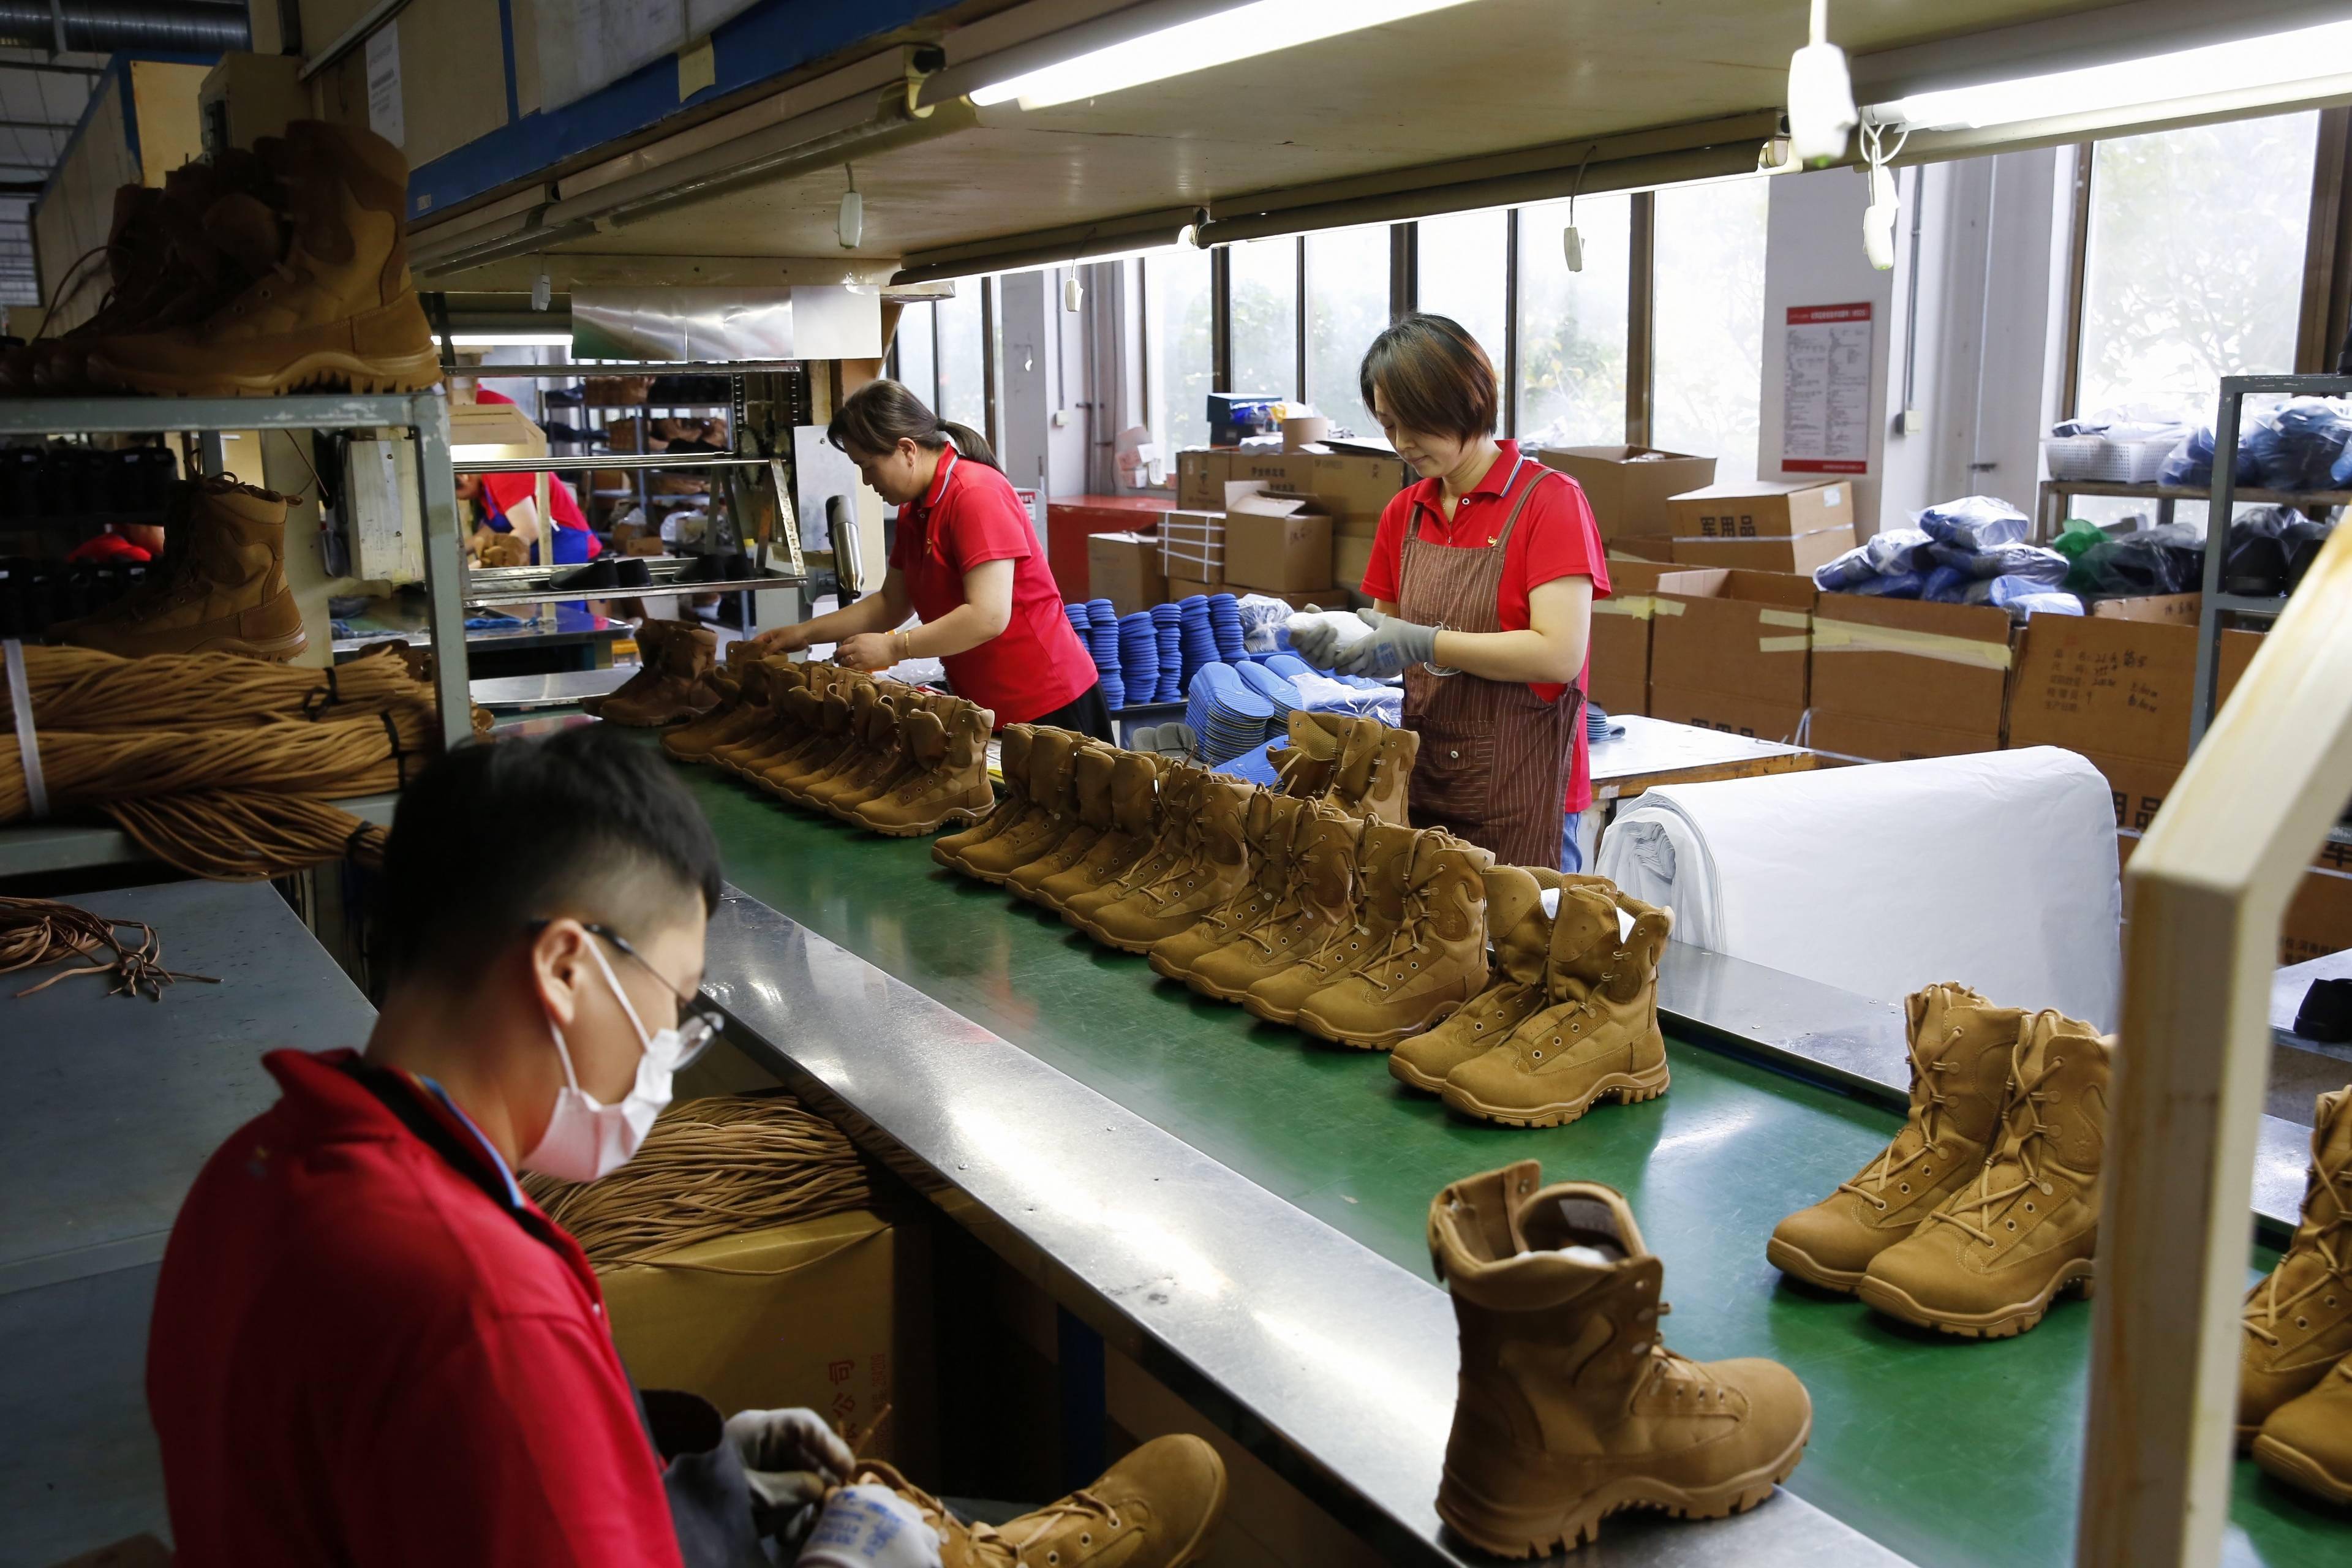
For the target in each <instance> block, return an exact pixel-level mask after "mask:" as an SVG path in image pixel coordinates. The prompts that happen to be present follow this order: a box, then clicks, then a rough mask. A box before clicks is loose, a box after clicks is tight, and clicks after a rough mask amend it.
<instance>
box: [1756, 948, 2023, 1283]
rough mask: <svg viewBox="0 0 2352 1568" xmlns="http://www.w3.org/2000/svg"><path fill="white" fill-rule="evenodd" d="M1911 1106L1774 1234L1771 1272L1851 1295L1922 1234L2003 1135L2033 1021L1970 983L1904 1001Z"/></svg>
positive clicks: (1768, 1251)
mask: <svg viewBox="0 0 2352 1568" xmlns="http://www.w3.org/2000/svg"><path fill="white" fill-rule="evenodd" d="M1903 1011H1904V1017H1905V1022H1906V1025H1907V1026H1908V1028H1907V1030H1906V1033H1907V1035H1908V1037H1909V1040H1910V1051H1911V1109H1910V1111H1909V1113H1908V1114H1907V1115H1906V1117H1905V1119H1904V1122H1903V1131H1900V1132H1897V1133H1896V1134H1895V1141H1894V1142H1891V1143H1889V1144H1888V1145H1887V1146H1886V1147H1885V1149H1883V1150H1881V1151H1880V1152H1878V1155H1877V1157H1876V1158H1874V1159H1873V1160H1872V1161H1871V1162H1870V1163H1869V1164H1867V1165H1864V1167H1863V1168H1862V1171H1861V1173H1860V1174H1858V1175H1856V1176H1855V1177H1854V1178H1853V1180H1852V1181H1850V1182H1842V1183H1840V1184H1838V1190H1837V1191H1836V1192H1834V1193H1832V1194H1830V1195H1829V1196H1828V1197H1826V1198H1823V1199H1822V1201H1821V1202H1820V1203H1817V1204H1815V1205H1812V1206H1811V1208H1803V1209H1799V1210H1798V1211H1797V1212H1796V1213H1795V1214H1792V1215H1790V1216H1789V1217H1788V1218H1786V1219H1784V1220H1782V1221H1781V1222H1780V1225H1779V1226H1776V1227H1774V1229H1773V1232H1772V1239H1771V1240H1770V1241H1769V1242H1767V1243H1766V1244H1765V1246H1764V1256H1765V1258H1768V1259H1769V1260H1770V1262H1771V1264H1772V1267H1773V1268H1778V1269H1780V1271H1781V1272H1782V1273H1784V1274H1791V1275H1794V1276H1795V1277H1796V1278H1798V1279H1802V1280H1804V1281H1805V1282H1806V1283H1808V1284H1811V1285H1818V1286H1820V1287H1821V1288H1822V1289H1825V1290H1852V1289H1853V1288H1854V1287H1855V1286H1857V1285H1859V1284H1861V1283H1862V1277H1863V1273H1864V1270H1866V1269H1867V1268H1869V1267H1870V1260H1871V1259H1872V1258H1875V1257H1877V1256H1878V1255H1879V1254H1880V1253H1882V1252H1884V1251H1885V1250H1886V1249H1887V1248H1888V1247H1892V1246H1894V1245H1895V1243H1896V1242H1898V1241H1901V1240H1902V1239H1903V1238H1904V1237H1906V1236H1909V1235H1910V1234H1911V1233H1912V1232H1913V1231H1915V1230H1916V1229H1918V1228H1919V1226H1920V1224H1921V1223H1922V1222H1923V1221H1925V1220H1926V1219H1927V1215H1928V1214H1929V1213H1930V1212H1931V1211H1932V1210H1934V1209H1936V1208H1937V1207H1938V1206H1939V1205H1942V1203H1943V1201H1944V1200H1945V1199H1946V1198H1948V1197H1949V1196H1951V1194H1954V1193H1956V1192H1958V1190H1959V1189H1960V1188H1961V1187H1962V1186H1964V1185H1966V1184H1968V1183H1969V1181H1970V1180H1971V1179H1973V1178H1974V1177H1975V1175H1976V1174H1977V1173H1978V1172H1979V1170H1981V1169H1982V1168H1983V1166H1984V1162H1985V1155H1986V1154H1987V1153H1988V1152H1990V1149H1991V1147H1992V1142H1993V1140H1994V1138H1995V1137H1997V1136H1998V1135H1999V1134H2000V1110H2001V1103H2002V1099H2003V1096H2004V1093H2005V1091H2006V1089H2007V1085H2008V1082H2009V1064H2010V1058H2011V1056H2012V1055H2013V1054H2014V1053H2015V1050H2016V1047H2017V1039H2018V1034H2019V1031H2020V1030H2021V1029H2022V1028H2023V1027H2024V1025H2025V1017H2026V1016H2025V1014H2024V1013H2022V1012H2021V1011H2019V1010H2018V1009H2017V1008H2015V1007H1996V1006H1994V1005H1992V1004H1991V1003H1990V1002H1988V1001H1986V1000H1985V999H1984V998H1983V997H1981V996H1979V995H1978V994H1976V993H1975V992H1973V991H1971V990H1969V988H1968V987H1967V986H1965V985H1930V986H1928V987H1927V989H1925V990H1923V991H1915V992H1913V993H1912V994H1910V995H1909V996H1907V997H1906V998H1905V999H1904V1003H1903Z"/></svg>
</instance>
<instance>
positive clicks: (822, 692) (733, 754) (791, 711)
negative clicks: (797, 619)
mask: <svg viewBox="0 0 2352 1568" xmlns="http://www.w3.org/2000/svg"><path fill="white" fill-rule="evenodd" d="M796 668H799V670H800V671H801V679H799V680H797V681H789V680H788V681H786V682H785V683H784V684H783V685H782V686H779V687H778V688H777V689H776V694H775V699H776V700H775V708H776V719H775V722H774V723H772V724H771V725H769V726H768V727H767V728H766V729H764V730H755V731H752V732H751V733H750V734H748V735H745V736H744V737H742V738H741V739H740V740H737V741H730V742H727V743H726V744H724V745H720V746H714V747H713V748H711V752H710V760H711V761H712V762H714V763H718V764H719V766H720V767H722V768H725V769H726V770H727V771H728V772H730V773H737V774H740V775H741V776H742V777H744V778H746V779H750V780H752V781H755V782H757V781H759V780H760V776H761V774H762V773H767V772H769V771H770V770H772V769H774V768H780V767H782V766H783V765H784V764H785V763H789V762H791V761H793V759H794V758H795V757H796V756H798V754H799V753H800V752H803V751H805V750H807V749H808V748H810V747H812V746H814V745H815V744H816V743H817V742H818V741H820V740H821V739H823V738H824V733H825V728H824V700H825V697H826V695H827V694H828V693H829V692H831V691H833V690H834V689H835V687H837V686H842V683H841V682H840V681H839V680H838V679H836V677H837V676H838V675H839V674H840V670H839V669H838V668H837V667H836V666H834V665H829V664H809V665H801V666H797V667H796ZM842 689H843V690H846V687H845V686H842Z"/></svg>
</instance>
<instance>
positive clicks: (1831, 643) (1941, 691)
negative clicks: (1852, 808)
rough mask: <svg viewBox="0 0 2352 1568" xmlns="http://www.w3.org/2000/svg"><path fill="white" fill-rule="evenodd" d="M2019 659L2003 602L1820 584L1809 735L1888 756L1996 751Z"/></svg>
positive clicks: (1818, 742)
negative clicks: (1939, 599)
mask: <svg viewBox="0 0 2352 1568" xmlns="http://www.w3.org/2000/svg"><path fill="white" fill-rule="evenodd" d="M2013 662H2014V656H2013V654H2012V651H2011V632H2010V621H2009V612H2008V611H2006V610H2000V609H1996V608H1994V607H1992V606H1991V605H1932V604H1926V603H1923V602H1921V601H1918V600H1912V599H1881V598H1874V597H1871V596H1869V595H1858V594H1823V595H1822V596H1821V598H1820V601H1819V602H1818V603H1817V604H1816V605H1815V606H1814V608H1813V666H1812V696H1811V706H1812V710H1813V718H1812V729H1811V733H1810V739H1811V742H1812V743H1813V744H1814V745H1815V746H1818V747H1820V748H1821V749H1822V750H1823V751H1827V752H1837V753H1839V754H1841V755H1843V756H1849V757H1864V758H1867V759H1869V760H1870V761H1873V762H1884V763H1896V762H1908V761H1910V760H1912V759H1914V758H1917V757H1948V756H1958V755H1960V754H1962V753H1964V752H1990V751H1996V750H1998V749H1999V748H2000V741H2001V719H2002V715H2003V713H2004V712H2005V711H2006V707H2007V700H2008V694H2009V672H2010V668H2011V665H2012V664H2013Z"/></svg>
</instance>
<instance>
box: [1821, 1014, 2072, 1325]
mask: <svg viewBox="0 0 2352 1568" xmlns="http://www.w3.org/2000/svg"><path fill="white" fill-rule="evenodd" d="M2114 1048H2115V1047H2114V1045H2113V1042H2112V1041H2110V1040H2106V1039H2102V1038H2101V1037H2099V1035H2098V1034H2097V1032H2096V1031H2095V1030H2094V1029H2092V1027H2091V1026H2089V1025H2088V1024H2084V1023H2078V1022H2077V1021H2075V1020H2074V1019H2073V1018H2069V1017H2066V1016H2063V1015H2062V1014H2059V1013H2054V1012H2045V1013H2036V1014H2034V1015H2033V1016H2032V1017H2031V1018H2029V1019H2027V1020H2026V1022H2025V1025H2024V1026H2023V1027H2022V1028H2021V1030H2020V1031H2019V1036H2018V1043H2017V1047H2016V1051H2015V1054H2014V1055H2013V1056H2012V1057H2011V1061H2010V1088H2009V1094H2008V1098H2007V1100H2005V1101H2004V1103H2003V1105H2002V1110H2001V1129H2000V1138H1999V1140H1998V1141H1997V1142H1995V1143H1994V1145H1993V1150H1992V1152H1991V1154H1990V1155H1989V1156H1988V1157H1987V1158H1986V1160H1985V1163H1984V1165H1983V1167H1982V1168H1981V1169H1980V1170H1979V1171H1978V1173H1977V1174H1976V1177H1975V1179H1974V1180H1972V1181H1970V1182H1969V1183H1968V1184H1966V1185H1965V1186H1963V1187H1961V1188H1960V1190H1959V1191H1958V1192H1956V1193H1954V1194H1952V1195H1951V1196H1950V1197H1948V1198H1946V1199H1945V1200H1944V1201H1943V1203H1942V1205H1939V1206H1938V1207H1937V1208H1936V1209H1934V1210H1932V1211H1930V1212H1929V1214H1928V1215H1927V1219H1926V1220H1925V1221H1924V1222H1922V1223H1921V1225H1920V1226H1919V1228H1918V1229H1916V1230H1915V1231H1913V1232H1912V1233H1911V1234H1910V1235H1909V1236H1907V1237H1905V1238H1904V1239H1902V1240H1901V1241H1898V1242H1896V1243H1895V1245H1894V1246H1892V1247H1888V1248H1887V1249H1886V1250H1885V1251H1884V1252H1882V1253H1880V1254H1879V1255H1878V1256H1877V1257H1875V1258H1872V1259H1871V1260H1870V1268H1868V1270H1867V1271H1865V1272H1864V1275H1863V1277H1862V1283H1861V1284H1860V1285H1859V1286H1858V1287H1856V1288H1855V1294H1857V1295H1859V1296H1860V1297H1861V1298H1862V1299H1863V1300H1864V1301H1866V1302H1868V1303H1869V1304H1870V1305H1871V1306H1873V1307H1875V1308H1877V1309H1878V1310H1880V1311H1882V1312H1885V1313H1886V1314H1887V1315H1889V1316H1890V1317H1895V1318H1900V1319H1902V1320H1903V1321H1905V1322H1907V1323H1916V1324H1917V1325H1919V1326H1920V1327H1921V1328H1927V1329H1938V1330H1941V1331H1943V1332H1945V1333H1948V1334H1961V1335H1965V1336H1967V1337H1969V1338H1971V1339H1979V1338H1981V1339H2004V1338H2006V1337H2008V1336H2009V1335H2011V1334H2021V1333H2023V1332H2024V1331H2026V1330H2028V1329H2030V1328H2032V1327H2033V1325H2034V1324H2036V1323H2038V1322H2040V1321H2042V1314H2044V1313H2045V1312H2047V1311H2049V1310H2050V1303H2051V1302H2052V1301H2053V1300H2055V1299H2056V1298H2057V1296H2058V1293H2059V1292H2060V1291H2061V1290H2063V1289H2066V1288H2067V1287H2068V1286H2074V1287H2077V1288H2078V1289H2081V1291H2082V1293H2083V1294H2084V1295H2085V1296H2087V1295H2089V1294H2090V1293H2091V1287H2092V1281H2093V1279H2094V1274H2095V1266H2094V1263H2093V1258H2094V1257H2095V1254H2096V1252H2097V1250H2098V1241H2099V1172H2100V1168H2101V1165H2102V1164H2103V1163H2104V1154H2105V1145H2106V1135H2107V1072H2108V1067H2109V1064H2110V1061H2111V1059H2112V1056H2113V1052H2114Z"/></svg>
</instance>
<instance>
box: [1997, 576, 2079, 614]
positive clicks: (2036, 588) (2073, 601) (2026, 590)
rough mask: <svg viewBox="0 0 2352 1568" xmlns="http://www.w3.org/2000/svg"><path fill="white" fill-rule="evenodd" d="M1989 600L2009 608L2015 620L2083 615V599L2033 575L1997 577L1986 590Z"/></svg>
mask: <svg viewBox="0 0 2352 1568" xmlns="http://www.w3.org/2000/svg"><path fill="white" fill-rule="evenodd" d="M1985 602H1986V603H1987V604H1990V605H1999V606H2000V608H2002V609H2004V610H2007V611H2008V612H2009V613H2010V616H2011V619H2014V620H2023V619H2025V618H2026V617H2027V616H2033V615H2046V616H2079V615H2081V614H2082V613H2083V601H2082V600H2080V599H2078V598H2076V597H2075V596H2074V595H2072V594H2069V593H2067V592H2065V591H2064V590H2063V589H2056V588H2053V587H2051V586H2050V584H2047V583H2043V582H2040V581H2037V580H2036V579H2034V578H2032V577H1996V578H1994V579H1993V580H1992V582H1991V584H1990V586H1989V588H1988V589H1987V593H1986V599H1985Z"/></svg>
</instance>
